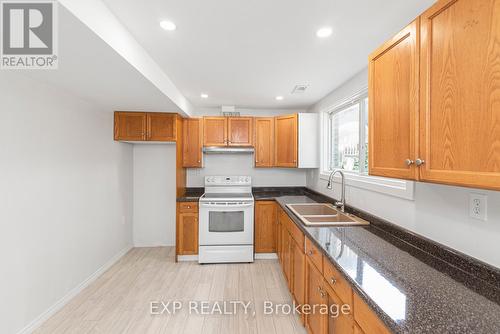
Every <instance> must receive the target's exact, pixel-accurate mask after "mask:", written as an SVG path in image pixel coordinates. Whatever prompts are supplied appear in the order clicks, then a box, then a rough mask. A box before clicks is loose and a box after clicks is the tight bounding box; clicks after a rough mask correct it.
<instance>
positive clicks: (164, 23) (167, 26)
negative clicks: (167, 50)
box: [160, 20, 177, 31]
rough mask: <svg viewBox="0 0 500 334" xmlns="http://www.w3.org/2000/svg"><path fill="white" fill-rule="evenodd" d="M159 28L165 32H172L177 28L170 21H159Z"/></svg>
mask: <svg viewBox="0 0 500 334" xmlns="http://www.w3.org/2000/svg"><path fill="white" fill-rule="evenodd" d="M160 27H162V28H163V29H165V30H167V31H174V30H175V29H177V26H176V25H175V23H174V22H172V21H168V20H163V21H161V22H160Z"/></svg>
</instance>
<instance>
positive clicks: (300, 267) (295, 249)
mask: <svg viewBox="0 0 500 334" xmlns="http://www.w3.org/2000/svg"><path fill="white" fill-rule="evenodd" d="M291 248H292V255H291V257H292V276H293V279H292V283H293V284H292V294H293V296H294V298H295V301H296V302H297V303H298V304H304V303H305V283H306V279H305V276H306V256H305V254H304V245H302V246H301V245H299V244H298V243H297V242H295V241H294V240H292V247H291Z"/></svg>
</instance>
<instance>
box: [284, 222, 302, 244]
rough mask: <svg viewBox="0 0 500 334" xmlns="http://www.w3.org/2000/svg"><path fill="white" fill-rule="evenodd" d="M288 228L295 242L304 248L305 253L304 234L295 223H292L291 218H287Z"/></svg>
mask: <svg viewBox="0 0 500 334" xmlns="http://www.w3.org/2000/svg"><path fill="white" fill-rule="evenodd" d="M287 218H288V219H287V224H288V226H287V228H288V232H289V233H290V235H291V236H292V238H293V240H295V242H297V244H299V246H300V247H301V248H302V251H304V233H302V231H301V230H300V229H299V228H298V227H297V225H295V223H294V222H293V221H292V219H291V218H290V217H287Z"/></svg>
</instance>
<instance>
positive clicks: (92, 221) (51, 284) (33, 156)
mask: <svg viewBox="0 0 500 334" xmlns="http://www.w3.org/2000/svg"><path fill="white" fill-rule="evenodd" d="M0 101H1V108H0V143H1V144H0V203H1V204H0V225H1V232H0V262H1V264H2V266H1V267H2V270H1V274H0V299H1V301H2V302H1V303H0V314H1V320H0V333H16V332H18V331H19V330H21V329H22V328H24V327H25V326H27V325H28V324H30V323H31V322H32V321H33V320H34V319H36V318H37V317H38V316H39V315H41V314H42V313H43V312H45V311H46V310H48V309H49V308H50V307H51V306H53V305H54V304H56V302H58V301H59V300H61V298H63V297H64V296H65V295H67V294H68V293H69V292H70V291H71V290H72V289H74V288H76V287H77V286H79V285H80V284H81V283H82V282H84V281H85V280H86V279H87V278H89V277H90V276H91V275H92V274H93V273H95V272H96V271H97V270H98V269H99V268H101V267H102V266H103V265H104V264H106V263H107V262H108V261H110V260H111V259H112V258H114V257H115V256H117V255H119V254H120V253H121V252H122V251H124V250H127V249H128V248H129V247H130V245H131V242H132V147H131V146H130V145H127V144H120V143H117V142H114V141H113V137H112V130H111V129H112V128H113V114H112V112H111V111H105V110H101V109H100V108H98V107H96V106H95V105H93V104H91V103H88V102H86V101H83V100H80V99H79V98H77V97H75V96H72V95H69V94H66V93H65V92H61V91H60V90H56V89H54V88H52V87H50V86H46V85H44V84H41V83H39V82H35V81H32V80H31V79H28V78H26V77H24V76H23V75H22V74H20V73H19V72H17V73H16V72H8V71H2V73H1V75H0Z"/></svg>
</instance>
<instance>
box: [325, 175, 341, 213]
mask: <svg viewBox="0 0 500 334" xmlns="http://www.w3.org/2000/svg"><path fill="white" fill-rule="evenodd" d="M337 173H339V174H340V177H341V181H342V192H341V196H340V201H336V202H335V206H336V207H337V208H340V211H342V212H344V209H345V175H344V172H343V171H341V170H340V169H334V170H333V171H332V172H331V173H330V177H329V178H328V184H327V185H326V187H327V188H328V189H332V180H333V176H334V175H335V174H337Z"/></svg>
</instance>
